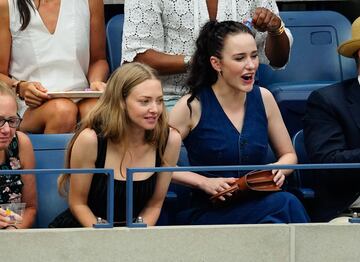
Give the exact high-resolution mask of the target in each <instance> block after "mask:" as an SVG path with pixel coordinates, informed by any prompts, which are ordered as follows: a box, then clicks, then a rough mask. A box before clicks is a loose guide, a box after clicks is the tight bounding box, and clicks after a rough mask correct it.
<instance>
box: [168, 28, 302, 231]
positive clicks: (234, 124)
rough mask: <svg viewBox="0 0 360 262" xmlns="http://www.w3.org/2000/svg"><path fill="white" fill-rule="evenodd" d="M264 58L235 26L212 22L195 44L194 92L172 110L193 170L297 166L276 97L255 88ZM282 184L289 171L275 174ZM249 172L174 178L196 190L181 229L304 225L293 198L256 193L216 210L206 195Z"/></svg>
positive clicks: (245, 32)
mask: <svg viewBox="0 0 360 262" xmlns="http://www.w3.org/2000/svg"><path fill="white" fill-rule="evenodd" d="M258 66H259V57H258V51H257V47H256V42H255V38H254V35H253V33H252V32H251V31H250V29H249V28H247V27H246V26H245V25H243V24H241V23H239V22H234V21H225V22H220V23H218V22H208V23H206V24H205V26H204V27H203V28H202V30H201V32H200V35H199V38H198V39H197V41H196V52H195V54H194V57H193V65H192V67H191V71H190V77H189V79H188V84H189V87H190V90H189V92H190V93H189V94H188V95H186V96H184V97H183V98H181V99H180V100H179V102H178V103H177V104H176V105H175V107H174V109H173V110H172V112H171V115H170V125H171V126H173V127H174V128H176V129H177V130H179V131H180V134H181V136H182V138H183V141H184V145H185V147H186V149H187V151H188V156H189V161H190V163H191V165H196V166H209V165H249V164H250V165H251V164H266V162H265V161H266V156H267V149H268V144H269V143H270V144H271V145H272V147H273V149H274V151H275V153H276V156H277V157H278V160H277V161H276V162H274V163H273V164H295V163H296V162H297V158H296V154H295V152H294V149H293V147H292V144H291V140H290V137H289V134H288V133H287V130H286V127H285V125H284V122H283V121H282V118H281V115H280V111H279V109H278V107H277V105H276V102H275V100H274V98H273V96H272V95H271V93H270V92H269V91H268V90H267V89H264V88H261V87H259V86H257V85H254V81H255V74H256V71H257V69H258ZM272 172H273V174H274V175H275V176H274V182H275V183H276V185H278V186H282V185H283V183H284V181H285V179H286V177H287V176H288V175H289V174H290V173H291V172H292V170H272ZM244 173H245V172H240V171H230V172H228V171H227V172H206V173H201V174H195V173H178V172H176V173H174V177H173V179H174V181H175V182H179V183H183V184H187V185H189V186H192V187H193V188H194V190H193V200H192V201H191V203H192V207H191V209H189V210H186V211H184V212H182V213H181V214H180V215H179V221H178V222H179V223H181V224H188V223H190V224H245V223H251V224H255V223H301V222H308V216H307V214H306V212H305V210H304V208H303V206H302V205H301V203H300V202H299V200H298V199H297V198H296V197H295V196H293V195H292V194H290V193H288V192H272V193H265V194H254V195H249V196H247V197H244V198H242V199H238V201H228V200H227V199H226V198H223V197H222V198H220V199H219V200H223V201H224V204H223V205H221V207H214V206H213V205H212V204H211V202H210V201H209V197H210V196H213V195H215V194H217V193H220V192H222V191H224V190H226V189H228V188H230V187H231V185H233V183H234V182H235V179H236V178H238V177H241V176H243V175H244Z"/></svg>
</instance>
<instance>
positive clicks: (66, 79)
mask: <svg viewBox="0 0 360 262" xmlns="http://www.w3.org/2000/svg"><path fill="white" fill-rule="evenodd" d="M8 3H9V15H10V16H9V17H10V31H11V36H12V46H11V49H12V51H11V58H10V67H9V74H10V75H11V76H12V77H13V78H15V79H18V80H26V81H37V82H40V83H41V84H42V85H43V86H44V87H45V88H46V89H47V90H48V91H70V90H84V89H85V88H87V87H88V86H89V84H88V81H87V78H86V75H87V72H88V68H89V61H90V42H89V41H90V9H89V4H88V0H62V1H61V4H60V11H59V18H58V21H57V25H56V29H55V32H54V34H50V32H49V31H48V29H47V28H46V26H45V24H44V23H43V21H42V19H41V16H40V14H39V13H38V11H37V10H35V11H33V10H32V9H31V8H30V13H31V19H30V23H29V25H28V26H27V27H26V29H25V30H23V31H20V26H21V23H20V15H19V12H18V9H17V4H16V1H13V0H8ZM24 106H25V104H23V105H22V110H21V111H25V109H26V107H24Z"/></svg>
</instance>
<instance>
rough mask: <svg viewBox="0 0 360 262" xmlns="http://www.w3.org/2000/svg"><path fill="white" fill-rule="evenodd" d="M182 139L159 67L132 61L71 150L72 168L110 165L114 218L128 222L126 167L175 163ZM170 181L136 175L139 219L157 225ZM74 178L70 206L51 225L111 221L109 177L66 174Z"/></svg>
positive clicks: (157, 175) (62, 182) (164, 177)
mask: <svg viewBox="0 0 360 262" xmlns="http://www.w3.org/2000/svg"><path fill="white" fill-rule="evenodd" d="M180 144H181V138H180V135H179V133H178V132H177V131H176V130H174V129H169V126H168V123H167V114H166V110H164V103H163V92H162V88H161V83H160V81H159V80H158V79H157V77H156V75H155V73H154V71H153V70H152V69H151V68H150V67H148V66H146V65H142V64H140V63H129V64H126V65H124V66H122V67H121V68H119V69H118V70H117V71H115V73H113V75H112V76H111V77H110V79H109V82H108V85H107V88H106V90H105V92H104V94H103V96H102V97H101V98H100V100H99V102H98V103H97V104H96V106H95V107H94V109H93V110H92V111H91V112H90V113H89V115H88V117H86V118H85V119H84V121H83V122H82V124H81V127H80V129H79V130H78V131H77V132H76V133H75V136H74V137H73V139H72V141H71V142H70V145H69V149H68V152H69V154H68V158H67V164H68V166H69V167H70V168H111V169H114V171H115V185H114V187H115V189H114V192H115V196H114V201H115V210H114V219H115V222H117V223H119V224H121V223H122V224H124V221H125V218H126V216H125V206H126V204H125V198H126V195H125V191H126V190H125V189H126V169H127V168H130V167H159V166H176V162H177V159H178V157H179V152H180ZM170 180H171V175H170V174H169V173H136V174H134V206H133V209H134V218H136V217H139V216H141V217H142V218H143V221H144V222H145V223H146V224H148V225H155V223H156V221H157V219H158V217H159V215H160V210H161V206H162V203H163V201H164V199H165V196H166V193H167V190H168V186H169V183H170ZM68 181H69V188H68V189H69V190H68V200H69V206H70V210H67V211H65V212H64V213H62V214H61V215H60V216H59V217H57V218H56V219H55V221H54V222H53V223H51V224H50V227H79V226H84V227H91V226H92V225H93V224H95V223H96V222H97V218H102V219H106V196H107V193H106V192H107V191H106V188H107V177H106V176H105V175H104V174H89V175H77V174H71V175H63V176H62V177H61V178H60V181H59V187H60V190H61V191H64V190H63V189H64V188H65V187H66V185H67V182H68Z"/></svg>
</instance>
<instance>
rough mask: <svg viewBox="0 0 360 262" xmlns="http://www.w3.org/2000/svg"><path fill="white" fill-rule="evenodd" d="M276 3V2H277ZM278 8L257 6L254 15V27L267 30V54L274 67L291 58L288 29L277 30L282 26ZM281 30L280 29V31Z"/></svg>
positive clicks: (281, 65) (280, 65)
mask: <svg viewBox="0 0 360 262" xmlns="http://www.w3.org/2000/svg"><path fill="white" fill-rule="evenodd" d="M275 5H276V4H275ZM278 15H279V13H278V10H277V9H276V10H269V9H267V8H256V10H255V13H254V15H253V23H254V27H255V28H256V29H257V30H259V31H261V32H265V31H267V32H268V34H267V37H266V44H265V54H266V56H267V58H268V59H269V61H270V65H272V66H274V67H283V66H284V65H285V64H286V63H287V61H288V60H289V54H290V41H289V38H288V36H287V33H286V31H282V32H281V33H280V34H277V33H272V32H277V31H278V30H279V28H280V27H281V20H280V18H279V16H278ZM278 32H280V31H278Z"/></svg>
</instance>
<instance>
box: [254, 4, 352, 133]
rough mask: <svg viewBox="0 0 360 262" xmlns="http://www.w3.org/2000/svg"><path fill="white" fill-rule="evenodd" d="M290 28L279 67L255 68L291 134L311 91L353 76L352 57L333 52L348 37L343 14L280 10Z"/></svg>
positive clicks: (349, 26) (346, 23)
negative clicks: (288, 50)
mask: <svg viewBox="0 0 360 262" xmlns="http://www.w3.org/2000/svg"><path fill="white" fill-rule="evenodd" d="M280 15H281V17H282V19H283V20H284V22H285V24H286V26H287V27H288V28H289V29H290V30H291V32H292V34H293V37H294V44H293V47H292V51H291V56H290V61H289V63H288V64H287V66H286V68H285V69H283V70H273V69H271V68H270V67H269V66H267V65H261V66H260V68H259V84H260V85H261V86H264V87H266V88H268V89H269V90H270V91H271V92H272V93H273V95H274V97H275V99H276V101H277V103H278V105H279V107H280V111H281V113H282V116H283V118H284V121H285V124H286V126H287V128H288V130H289V133H290V135H291V136H293V135H294V134H295V133H296V132H297V131H298V130H300V129H302V123H301V118H302V116H303V115H304V111H305V106H306V100H307V98H308V96H309V94H310V93H311V91H313V90H315V89H318V88H320V87H323V86H326V85H329V84H333V83H335V82H340V81H343V80H346V79H349V78H352V77H355V76H356V75H357V73H356V66H355V62H354V61H353V59H349V58H345V57H342V56H340V55H339V54H338V53H337V47H338V45H339V44H340V43H341V42H343V41H345V40H347V39H349V38H350V36H351V24H350V22H349V21H348V19H347V18H346V17H344V16H343V15H341V14H339V13H337V12H333V11H288V12H281V13H280Z"/></svg>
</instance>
